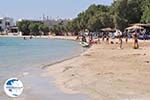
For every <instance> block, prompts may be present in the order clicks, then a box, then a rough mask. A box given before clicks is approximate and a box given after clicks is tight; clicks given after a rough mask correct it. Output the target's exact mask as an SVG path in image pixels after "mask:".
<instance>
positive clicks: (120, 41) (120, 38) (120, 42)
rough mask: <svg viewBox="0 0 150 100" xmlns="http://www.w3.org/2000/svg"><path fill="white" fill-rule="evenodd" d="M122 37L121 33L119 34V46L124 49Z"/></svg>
mask: <svg viewBox="0 0 150 100" xmlns="http://www.w3.org/2000/svg"><path fill="white" fill-rule="evenodd" d="M122 43H123V42H122V37H121V35H120V36H119V48H120V49H122Z"/></svg>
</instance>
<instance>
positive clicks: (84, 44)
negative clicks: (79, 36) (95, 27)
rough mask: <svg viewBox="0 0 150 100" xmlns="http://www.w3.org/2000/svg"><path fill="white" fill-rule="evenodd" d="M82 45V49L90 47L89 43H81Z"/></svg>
mask: <svg viewBox="0 0 150 100" xmlns="http://www.w3.org/2000/svg"><path fill="white" fill-rule="evenodd" d="M80 44H81V45H82V47H89V46H90V45H89V43H87V42H80Z"/></svg>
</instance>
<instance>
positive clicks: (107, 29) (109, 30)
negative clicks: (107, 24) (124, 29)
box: [101, 28, 115, 32]
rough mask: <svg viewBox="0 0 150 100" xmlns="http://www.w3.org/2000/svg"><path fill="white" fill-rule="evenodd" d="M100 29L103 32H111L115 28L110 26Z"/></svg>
mask: <svg viewBox="0 0 150 100" xmlns="http://www.w3.org/2000/svg"><path fill="white" fill-rule="evenodd" d="M101 31H104V32H113V31H115V30H114V29H112V28H103V29H101Z"/></svg>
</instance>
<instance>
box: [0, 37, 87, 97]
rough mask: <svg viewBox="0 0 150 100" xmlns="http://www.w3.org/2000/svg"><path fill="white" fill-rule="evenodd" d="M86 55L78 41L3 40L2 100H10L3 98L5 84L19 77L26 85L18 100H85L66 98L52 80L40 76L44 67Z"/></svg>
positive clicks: (0, 46) (0, 56) (0, 64)
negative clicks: (82, 53)
mask: <svg viewBox="0 0 150 100" xmlns="http://www.w3.org/2000/svg"><path fill="white" fill-rule="evenodd" d="M83 51H84V49H83V48H82V47H81V46H80V45H79V43H78V42H75V41H69V40H60V39H44V38H43V39H41V38H36V39H35V38H33V39H27V40H24V39H23V38H9V37H7V38H6V37H1V38H0V100H11V98H8V97H7V96H6V95H5V94H4V91H3V84H4V82H5V81H6V80H7V79H8V78H12V77H17V78H18V77H19V78H20V79H21V80H22V81H23V83H24V85H25V86H24V88H25V89H24V92H23V94H22V96H20V97H19V98H18V99H16V100H30V99H31V100H50V99H52V100H77V99H78V100H86V99H85V96H84V95H80V94H75V95H69V94H64V93H63V92H62V91H60V90H59V89H57V88H56V87H55V85H54V84H53V83H52V79H51V78H50V77H42V76H41V73H43V72H44V71H43V69H41V68H42V67H43V66H45V65H49V64H51V63H55V62H57V61H61V60H64V59H68V58H71V57H74V56H77V55H79V54H80V53H81V52H83ZM23 75H25V76H23ZM58 95H59V96H58Z"/></svg>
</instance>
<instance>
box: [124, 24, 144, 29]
mask: <svg viewBox="0 0 150 100" xmlns="http://www.w3.org/2000/svg"><path fill="white" fill-rule="evenodd" d="M126 29H127V30H132V29H144V28H143V27H141V26H137V25H134V26H131V27H128V28H126Z"/></svg>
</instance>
